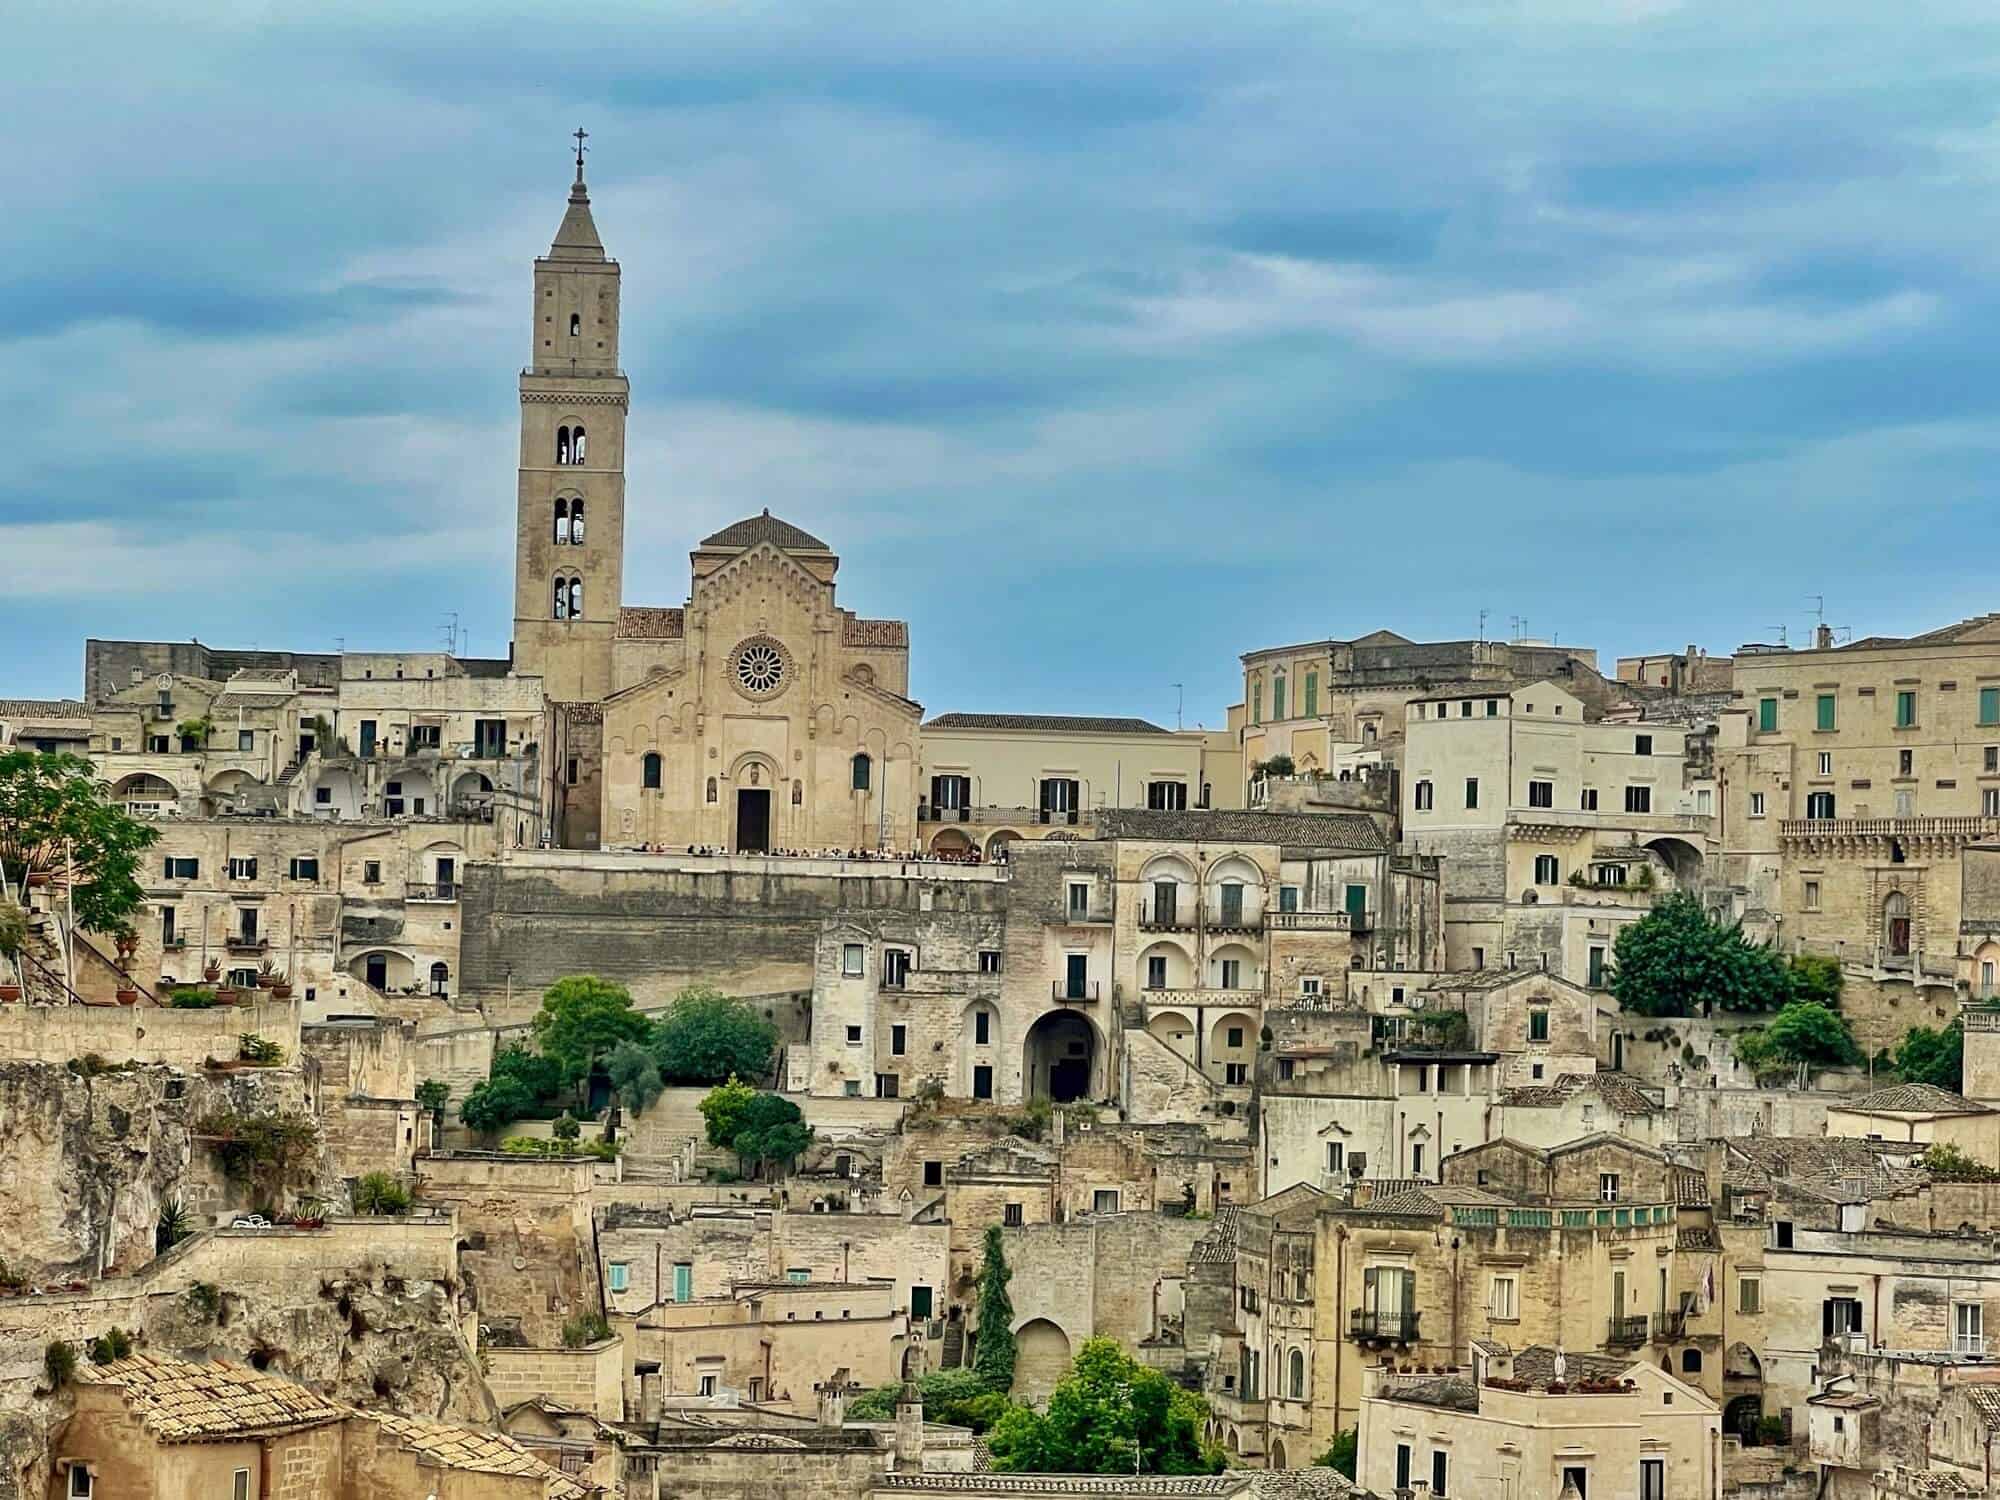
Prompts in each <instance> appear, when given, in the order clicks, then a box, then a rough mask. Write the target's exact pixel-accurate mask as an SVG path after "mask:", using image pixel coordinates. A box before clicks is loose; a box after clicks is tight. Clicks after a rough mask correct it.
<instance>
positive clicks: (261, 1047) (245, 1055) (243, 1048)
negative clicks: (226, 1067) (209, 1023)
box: [236, 1031, 285, 1068]
mask: <svg viewBox="0 0 2000 1500" xmlns="http://www.w3.org/2000/svg"><path fill="white" fill-rule="evenodd" d="M236 1059H237V1061H238V1062H247V1063H254V1064H256V1065H257V1066H258V1067H260V1068H275V1067H278V1066H279V1065H280V1064H282V1063H283V1062H284V1060H285V1049H284V1048H283V1047H281V1046H279V1045H278V1044H277V1043H276V1042H267V1041H265V1040H264V1038H262V1037H261V1036H259V1035H257V1033H256V1032H254V1031H246V1032H243V1033H242V1034H241V1035H239V1036H238V1037H237V1038H236Z"/></svg>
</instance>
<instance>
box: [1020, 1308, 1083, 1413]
mask: <svg viewBox="0 0 2000 1500" xmlns="http://www.w3.org/2000/svg"><path fill="white" fill-rule="evenodd" d="M1068 1373H1069V1335H1068V1334H1066V1333H1064V1332H1063V1331H1062V1329H1060V1328H1058V1327H1057V1326H1056V1325H1055V1324H1054V1323H1051V1322H1050V1321H1049V1320H1048V1319H1047V1318H1030V1319H1029V1320H1028V1321H1027V1322H1025V1323H1023V1324H1022V1325H1021V1326H1020V1327H1019V1328H1017V1329H1015V1330H1014V1385H1013V1388H1012V1394H1013V1396H1014V1399H1015V1400H1017V1401H1040V1400H1044V1399H1046V1398H1047V1396H1048V1394H1049V1392H1050V1391H1052V1390H1054V1389H1055V1388H1056V1382H1057V1381H1059V1380H1061V1379H1062V1378H1063V1376H1064V1375H1066V1374H1068Z"/></svg>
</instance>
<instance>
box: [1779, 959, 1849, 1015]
mask: <svg viewBox="0 0 2000 1500" xmlns="http://www.w3.org/2000/svg"><path fill="white" fill-rule="evenodd" d="M1788 967H1789V970H1790V978H1791V981H1792V998H1793V999H1794V1000H1804V1001H1807V1002H1809V1003H1811V1004H1814V1005H1824V1006H1825V1007H1826V1008H1827V1009H1828V1010H1835V1009H1838V1008H1839V1006H1840V985H1841V979H1840V960H1839V959H1837V958H1834V957H1832V956H1831V955H1829V954H1825V953H1794V954H1793V955H1792V959H1791V963H1790V965H1789V966H1788Z"/></svg>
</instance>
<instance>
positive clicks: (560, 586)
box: [549, 578, 569, 620]
mask: <svg viewBox="0 0 2000 1500" xmlns="http://www.w3.org/2000/svg"><path fill="white" fill-rule="evenodd" d="M549 618H550V619H551V620H566V619H568V618H569V580H568V579H567V578H558V579H557V580H556V586H555V597H554V600H553V601H552V603H551V605H550V609H549Z"/></svg>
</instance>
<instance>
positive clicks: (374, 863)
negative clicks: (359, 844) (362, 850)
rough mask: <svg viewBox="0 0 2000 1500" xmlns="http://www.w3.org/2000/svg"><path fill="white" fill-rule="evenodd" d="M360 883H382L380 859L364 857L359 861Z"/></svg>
mask: <svg viewBox="0 0 2000 1500" xmlns="http://www.w3.org/2000/svg"><path fill="white" fill-rule="evenodd" d="M361 883H362V884H363V885H380V884H381V883H382V861H381V860H379V859H365V860H363V861H362V862H361Z"/></svg>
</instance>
